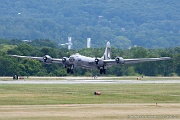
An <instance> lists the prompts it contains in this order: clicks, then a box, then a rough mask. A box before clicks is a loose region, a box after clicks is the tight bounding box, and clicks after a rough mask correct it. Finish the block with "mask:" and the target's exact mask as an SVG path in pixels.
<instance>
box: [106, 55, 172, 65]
mask: <svg viewBox="0 0 180 120" xmlns="http://www.w3.org/2000/svg"><path fill="white" fill-rule="evenodd" d="M170 59H171V58H170V57H160V58H135V59H123V58H119V60H120V61H117V58H116V59H110V60H103V61H104V63H106V64H110V65H114V64H115V63H119V64H134V63H141V62H150V61H161V60H170Z"/></svg>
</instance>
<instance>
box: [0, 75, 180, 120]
mask: <svg viewBox="0 0 180 120" xmlns="http://www.w3.org/2000/svg"><path fill="white" fill-rule="evenodd" d="M134 78H135V77H133V78H129V77H127V78H123V79H122V78H118V80H132V79H134ZM28 79H30V80H33V81H34V80H36V79H32V78H28ZM41 79H42V78H38V80H41ZM44 79H45V78H43V80H44ZM64 79H65V78H62V79H59V78H52V79H51V78H48V79H47V80H48V81H49V80H64ZM89 79H90V78H89ZM89 79H88V80H89ZM91 79H92V78H91ZM98 79H100V78H98ZM103 79H104V78H103ZM111 79H117V78H107V80H111ZM68 80H70V78H68ZM71 80H72V79H71ZM76 80H77V79H76ZM83 80H84V78H83ZM134 80H136V78H135V79H134ZM143 80H144V81H146V80H147V81H148V80H155V81H156V80H165V81H167V80H180V78H179V77H176V78H163V77H161V78H151V77H150V78H143ZM0 81H11V80H10V78H0ZM21 81H26V79H23V80H21ZM12 82H13V81H12ZM94 91H100V92H101V93H102V94H101V95H99V96H95V95H94V94H93V93H94ZM0 119H2V120H50V119H53V120H59V119H61V120H71V119H75V120H85V119H86V120H87V119H97V120H108V119H114V120H119V119H124V120H159V119H161V120H162V119H163V120H171V119H172V120H176V119H177V120H179V119H180V84H179V83H170V84H167V83H157V84H100V83H97V84H84V83H83V84H0Z"/></svg>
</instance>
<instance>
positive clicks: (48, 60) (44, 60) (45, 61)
mask: <svg viewBox="0 0 180 120" xmlns="http://www.w3.org/2000/svg"><path fill="white" fill-rule="evenodd" d="M43 62H44V63H46V64H51V63H52V57H51V56H49V55H45V56H44V57H43Z"/></svg>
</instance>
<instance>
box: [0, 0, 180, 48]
mask: <svg viewBox="0 0 180 120" xmlns="http://www.w3.org/2000/svg"><path fill="white" fill-rule="evenodd" d="M179 12H180V4H179V1H178V0H171V1H169V0H163V1H161V0H153V1H152V0H139V1H134V0H128V1H127V0H118V1H117V0H1V3H0V16H1V17H0V23H1V26H0V36H1V38H8V39H52V40H54V41H56V42H58V43H61V42H62V43H64V42H66V41H67V37H68V36H71V37H72V38H73V43H74V44H73V45H74V48H82V47H85V46H86V38H87V37H91V38H92V46H93V47H99V46H103V44H104V43H105V42H106V41H110V42H111V43H112V44H113V46H116V47H119V48H124V49H127V48H128V47H130V46H134V45H138V46H144V47H146V48H160V47H161V48H162V47H166V48H167V47H173V46H179V45H180V40H179V39H180V31H179V28H180V14H179Z"/></svg>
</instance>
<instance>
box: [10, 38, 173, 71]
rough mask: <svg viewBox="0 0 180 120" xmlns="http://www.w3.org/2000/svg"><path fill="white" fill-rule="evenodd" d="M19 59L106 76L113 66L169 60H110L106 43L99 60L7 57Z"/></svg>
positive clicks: (87, 58)
mask: <svg viewBox="0 0 180 120" xmlns="http://www.w3.org/2000/svg"><path fill="white" fill-rule="evenodd" d="M9 56H13V57H19V58H29V59H36V60H39V61H42V62H44V63H46V64H52V63H61V64H63V65H64V67H65V68H67V73H71V74H73V73H74V68H75V67H80V68H86V69H91V70H92V69H99V71H100V74H106V70H107V68H108V67H111V66H113V65H124V64H134V63H140V62H148V61H160V60H170V59H171V58H170V57H160V58H136V59H123V58H122V57H116V58H115V59H111V46H110V42H107V44H106V49H105V52H104V55H103V56H102V57H101V58H95V57H94V58H92V57H86V56H83V55H80V54H79V53H76V54H73V55H71V56H70V57H63V58H62V59H58V58H52V57H51V56H49V55H45V56H44V57H33V56H20V55H9Z"/></svg>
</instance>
